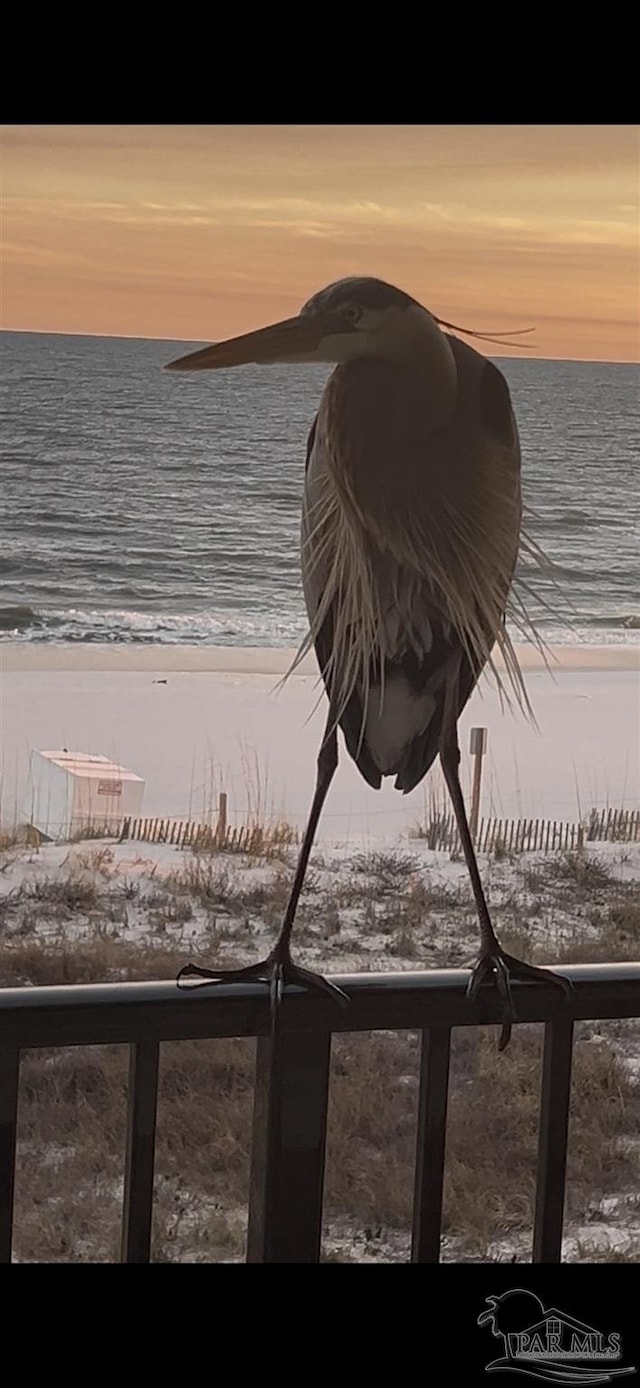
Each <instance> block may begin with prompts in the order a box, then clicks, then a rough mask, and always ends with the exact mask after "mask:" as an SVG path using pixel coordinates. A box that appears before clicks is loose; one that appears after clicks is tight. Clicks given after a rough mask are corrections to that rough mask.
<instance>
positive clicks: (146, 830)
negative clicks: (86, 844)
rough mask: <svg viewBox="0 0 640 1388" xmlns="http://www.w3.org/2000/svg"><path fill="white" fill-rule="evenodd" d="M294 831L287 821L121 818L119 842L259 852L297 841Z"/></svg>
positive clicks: (227, 851)
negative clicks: (231, 822) (265, 824)
mask: <svg viewBox="0 0 640 1388" xmlns="http://www.w3.org/2000/svg"><path fill="white" fill-rule="evenodd" d="M297 837H298V836H297V834H296V832H295V830H293V829H291V828H290V826H289V825H277V824H276V825H274V826H273V827H272V828H268V827H267V828H265V827H263V825H261V824H242V825H234V826H233V827H232V826H231V825H229V824H227V823H226V822H225V823H220V822H218V823H217V824H216V825H211V824H202V823H199V822H198V821H196V820H194V819H125V820H124V821H123V824H122V828H121V830H120V835H119V842H120V843H122V841H123V840H124V839H138V840H140V841H141V842H144V843H169V844H173V846H174V847H175V848H191V849H193V851H194V852H198V851H202V852H207V851H209V852H211V851H213V850H214V849H217V850H218V852H220V853H254V854H257V853H261V852H262V851H263V850H265V849H267V848H271V849H273V848H275V847H276V846H277V845H278V844H283V845H284V844H287V843H295V842H297Z"/></svg>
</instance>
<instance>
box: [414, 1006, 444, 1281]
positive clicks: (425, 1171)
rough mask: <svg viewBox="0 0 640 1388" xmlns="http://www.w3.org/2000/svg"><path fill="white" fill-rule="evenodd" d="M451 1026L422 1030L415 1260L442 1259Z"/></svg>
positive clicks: (417, 1143) (415, 1209) (415, 1198)
mask: <svg viewBox="0 0 640 1388" xmlns="http://www.w3.org/2000/svg"><path fill="white" fill-rule="evenodd" d="M450 1051H451V1028H450V1027H430V1028H429V1029H428V1030H427V1031H423V1033H422V1047H421V1057H420V1096H419V1100H418V1132H417V1139H416V1169H415V1188H414V1200H413V1237H412V1244H411V1261H412V1262H413V1263H438V1262H439V1261H440V1237H441V1231H442V1191H443V1185H444V1155H445V1143H446V1129H447V1101H448V1097H449V1057H450Z"/></svg>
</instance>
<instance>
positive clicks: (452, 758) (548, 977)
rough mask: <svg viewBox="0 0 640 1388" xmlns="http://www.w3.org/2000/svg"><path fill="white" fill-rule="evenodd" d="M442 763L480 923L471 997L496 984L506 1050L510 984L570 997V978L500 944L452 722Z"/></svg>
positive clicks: (447, 728)
mask: <svg viewBox="0 0 640 1388" xmlns="http://www.w3.org/2000/svg"><path fill="white" fill-rule="evenodd" d="M440 761H441V764H442V771H443V774H444V778H445V781H446V783H447V789H448V791H449V795H450V796H451V802H452V804H453V809H454V814H455V817H456V824H457V826H458V833H459V835H460V842H461V844H462V851H463V853H464V858H465V862H466V865H467V870H468V872H469V877H470V879H471V888H472V891H473V895H474V899H475V903H476V908H477V912H478V922H479V925H480V957H479V959H478V962H477V964H476V966H475V968H474V970H473V972H472V974H471V979H470V982H469V988H468V994H469V997H470V998H474V997H475V996H476V993H477V992H478V989H479V988H480V986H481V984H482V983H491V982H495V983H496V984H497V986H498V989H499V991H500V994H501V996H502V998H503V1000H504V1021H503V1023H502V1032H501V1035H500V1041H499V1043H498V1044H499V1049H500V1050H501V1051H503V1050H504V1048H505V1046H507V1045H508V1044H509V1038H510V1036H511V1023H512V1022H515V1021H517V1016H516V1010H515V1007H514V1002H513V994H512V991H511V981H512V979H513V980H517V981H519V982H522V983H556V984H557V985H558V987H560V988H562V989H563V991H564V993H565V995H567V996H569V995H570V994H571V991H572V988H571V984H570V983H569V981H568V979H566V978H562V977H561V976H560V975H559V974H555V973H553V972H552V971H551V969H538V968H536V967H535V965H534V964H526V963H525V962H524V960H523V959H516V958H515V956H514V955H512V954H507V952H506V950H504V949H503V948H502V945H501V944H500V941H499V939H498V937H497V935H496V933H495V930H494V928H493V925H492V923H491V916H490V915H489V908H488V906H487V900H486V897H485V894H484V889H483V886H482V880H481V877H480V871H479V868H478V860H477V858H476V853H475V848H474V846H473V839H472V837H471V830H470V828H469V821H468V819H467V812H466V808H465V803H464V796H463V794H462V787H461V785H460V773H459V767H460V745H459V742H458V730H457V726H456V723H455V721H454V720H453V719H451V720H450V722H449V724H448V726H445V728H444V729H443V738H442V742H441V746H440Z"/></svg>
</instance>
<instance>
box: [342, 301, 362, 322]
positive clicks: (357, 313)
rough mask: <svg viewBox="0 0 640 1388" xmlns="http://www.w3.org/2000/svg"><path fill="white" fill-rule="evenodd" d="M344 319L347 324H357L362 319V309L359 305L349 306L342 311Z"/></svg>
mask: <svg viewBox="0 0 640 1388" xmlns="http://www.w3.org/2000/svg"><path fill="white" fill-rule="evenodd" d="M342 317H343V318H344V320H345V322H347V323H357V322H358V320H359V319H360V318H362V309H361V308H359V307H358V305H357V304H347V307H346V308H345V309H343V311H342Z"/></svg>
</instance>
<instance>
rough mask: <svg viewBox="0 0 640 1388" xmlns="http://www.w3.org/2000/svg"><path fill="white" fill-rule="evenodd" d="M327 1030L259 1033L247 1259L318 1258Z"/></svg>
mask: <svg viewBox="0 0 640 1388" xmlns="http://www.w3.org/2000/svg"><path fill="white" fill-rule="evenodd" d="M330 1056H331V1033H330V1032H328V1031H318V1032H308V1033H304V1032H303V1033H299V1032H298V1033H296V1034H291V1033H290V1034H287V1033H286V1032H284V1033H283V1032H278V1034H277V1035H276V1036H275V1037H272V1036H264V1037H260V1038H259V1040H258V1044H257V1052H256V1082H255V1093H254V1109H253V1134H252V1145H251V1181H250V1195H249V1230H248V1238H247V1262H248V1263H317V1262H319V1259H320V1244H321V1238H322V1196H323V1187H324V1161H325V1144H326V1131H327V1103H328V1095H329V1062H330Z"/></svg>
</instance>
